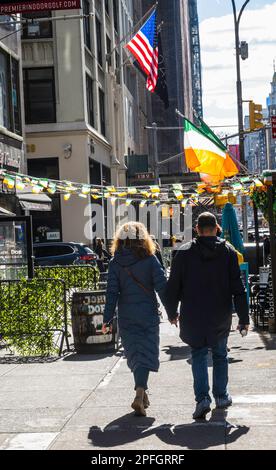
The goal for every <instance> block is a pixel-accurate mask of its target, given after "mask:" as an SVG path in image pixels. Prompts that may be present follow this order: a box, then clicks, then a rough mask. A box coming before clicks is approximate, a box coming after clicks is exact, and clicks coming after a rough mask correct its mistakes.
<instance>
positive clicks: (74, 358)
mask: <svg viewBox="0 0 276 470" xmlns="http://www.w3.org/2000/svg"><path fill="white" fill-rule="evenodd" d="M121 356H123V352H122V351H117V352H116V353H114V352H107V353H99V352H96V353H94V354H78V353H72V354H69V355H68V356H65V357H64V358H63V361H69V362H87V361H100V360H101V359H105V358H106V357H121Z"/></svg>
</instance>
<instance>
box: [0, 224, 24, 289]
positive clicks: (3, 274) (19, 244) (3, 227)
mask: <svg viewBox="0 0 276 470" xmlns="http://www.w3.org/2000/svg"><path fill="white" fill-rule="evenodd" d="M27 263H28V258H27V239H26V223H25V222H23V221H7V220H5V219H3V220H1V221H0V280H10V279H19V278H20V277H23V276H27V272H28V269H27Z"/></svg>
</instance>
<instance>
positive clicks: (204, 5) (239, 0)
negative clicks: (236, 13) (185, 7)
mask: <svg viewBox="0 0 276 470" xmlns="http://www.w3.org/2000/svg"><path fill="white" fill-rule="evenodd" d="M274 1H275V0H250V2H249V4H248V5H247V7H246V8H247V10H250V9H251V10H252V9H254V10H255V9H258V8H260V7H263V6H264V5H267V4H270V3H274ZM243 3H244V0H236V5H237V8H239V7H241V6H242V5H243ZM197 4H198V14H199V20H200V21H202V20H204V19H206V18H210V17H211V16H216V17H217V16H223V15H227V14H229V13H231V12H232V11H233V10H232V2H231V0H197Z"/></svg>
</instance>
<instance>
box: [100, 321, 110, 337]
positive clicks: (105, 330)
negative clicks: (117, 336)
mask: <svg viewBox="0 0 276 470" xmlns="http://www.w3.org/2000/svg"><path fill="white" fill-rule="evenodd" d="M102 333H103V335H107V334H110V333H112V325H109V324H108V323H104V324H103V326H102Z"/></svg>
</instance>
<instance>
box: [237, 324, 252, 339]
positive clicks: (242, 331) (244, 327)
mask: <svg viewBox="0 0 276 470" xmlns="http://www.w3.org/2000/svg"><path fill="white" fill-rule="evenodd" d="M249 327H250V325H238V326H237V330H238V331H239V332H240V334H241V335H242V336H243V337H244V336H246V335H247V333H248V331H249Z"/></svg>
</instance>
